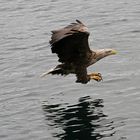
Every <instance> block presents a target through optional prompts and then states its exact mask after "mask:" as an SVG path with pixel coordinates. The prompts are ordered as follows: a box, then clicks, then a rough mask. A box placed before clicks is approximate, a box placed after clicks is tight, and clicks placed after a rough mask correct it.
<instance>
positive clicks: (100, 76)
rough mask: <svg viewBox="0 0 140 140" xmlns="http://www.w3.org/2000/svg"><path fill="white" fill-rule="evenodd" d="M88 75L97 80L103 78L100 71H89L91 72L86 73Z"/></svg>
mask: <svg viewBox="0 0 140 140" xmlns="http://www.w3.org/2000/svg"><path fill="white" fill-rule="evenodd" d="M88 76H89V77H90V79H93V80H95V81H97V82H100V81H102V80H103V78H102V75H101V74H100V73H91V74H88Z"/></svg>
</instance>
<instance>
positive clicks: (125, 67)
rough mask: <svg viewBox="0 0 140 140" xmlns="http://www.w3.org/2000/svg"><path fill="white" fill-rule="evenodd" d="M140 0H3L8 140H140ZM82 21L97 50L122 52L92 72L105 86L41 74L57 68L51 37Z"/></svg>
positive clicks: (0, 126) (0, 59)
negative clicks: (63, 28)
mask: <svg viewBox="0 0 140 140" xmlns="http://www.w3.org/2000/svg"><path fill="white" fill-rule="evenodd" d="M139 14H140V1H139V0H127V1H126V0H117V1H114V0H109V1H105V0H100V1H97V0H92V1H91V0H77V1H64V0H61V1H57V0H47V1H46V0H40V1H37V0H34V1H33V0H28V1H26V0H0V139H1V140H28V139H30V140H59V139H60V140H63V139H66V140H82V139H84V140H85V139H89V140H90V139H95V140H96V139H97V140H98V139H102V140H132V139H133V140H139V139H140V133H139V132H140V111H139V107H140V63H139V62H140V55H139V53H140V47H139V45H140V16H139ZM75 19H80V20H82V21H83V22H84V23H85V24H86V25H87V26H88V27H89V30H90V31H91V36H90V39H89V42H90V46H91V49H98V48H100V49H101V48H114V49H116V50H118V54H117V55H116V56H112V57H108V58H105V59H104V60H101V61H100V62H98V63H97V64H95V65H93V66H91V67H90V68H89V69H88V71H89V72H93V71H97V72H100V73H102V75H103V79H104V80H103V81H102V82H100V83H97V82H95V81H91V82H90V83H88V84H86V85H82V84H77V83H75V76H73V75H70V76H67V77H60V76H53V77H52V76H48V77H47V78H43V79H42V78H40V74H41V73H43V72H45V71H46V70H49V69H50V68H52V67H54V66H55V65H56V64H57V57H56V55H54V54H51V50H50V48H49V47H48V42H49V40H50V35H51V33H50V31H51V30H52V29H57V28H59V27H63V26H65V25H67V24H69V23H70V22H73V21H74V20H75Z"/></svg>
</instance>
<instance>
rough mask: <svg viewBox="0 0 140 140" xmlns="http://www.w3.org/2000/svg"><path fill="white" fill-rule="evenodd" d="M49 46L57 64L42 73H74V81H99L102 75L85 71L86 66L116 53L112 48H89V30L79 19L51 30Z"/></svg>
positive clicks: (84, 82)
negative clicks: (56, 58) (75, 78)
mask: <svg viewBox="0 0 140 140" xmlns="http://www.w3.org/2000/svg"><path fill="white" fill-rule="evenodd" d="M51 32H52V36H51V40H50V46H51V51H52V53H56V54H57V56H58V58H59V59H58V61H59V62H60V64H58V65H57V66H56V67H55V68H54V69H52V70H50V71H49V72H46V73H44V74H43V75H42V76H46V75H48V74H52V75H54V74H60V75H68V74H75V75H76V77H77V80H76V82H78V83H83V84H86V83H88V82H89V81H90V80H91V79H93V80H96V81H98V82H99V81H101V80H102V76H101V74H100V73H98V72H94V73H90V74H88V73H87V68H88V67H89V66H90V65H92V64H95V63H96V62H97V61H99V60H100V59H102V58H104V57H106V56H109V55H114V54H116V53H117V51H116V50H114V49H99V50H91V49H90V47H89V42H88V38H89V35H90V33H89V31H88V28H87V26H85V25H84V24H83V23H82V22H81V21H80V20H76V22H74V23H71V24H70V25H68V26H66V27H64V28H61V29H59V30H53V31H51Z"/></svg>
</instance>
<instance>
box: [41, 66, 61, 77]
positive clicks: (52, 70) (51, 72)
mask: <svg viewBox="0 0 140 140" xmlns="http://www.w3.org/2000/svg"><path fill="white" fill-rule="evenodd" d="M48 74H52V75H54V74H61V75H64V71H63V70H62V69H61V68H55V69H51V70H49V71H47V72H45V73H43V74H42V75H41V77H45V76H47V75H48Z"/></svg>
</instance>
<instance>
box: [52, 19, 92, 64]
mask: <svg viewBox="0 0 140 140" xmlns="http://www.w3.org/2000/svg"><path fill="white" fill-rule="evenodd" d="M76 21H77V22H76V23H72V24H70V25H68V26H66V27H64V28H62V29H60V30H55V31H52V37H51V40H50V44H51V46H52V53H56V54H57V55H58V57H59V61H60V62H62V63H71V62H73V63H77V62H78V63H79V64H80V63H84V60H85V59H86V57H87V54H88V53H91V50H90V48H89V44H88V37H89V32H88V31H87V27H86V26H85V25H84V24H83V23H82V22H81V21H79V20H76Z"/></svg>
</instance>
